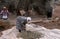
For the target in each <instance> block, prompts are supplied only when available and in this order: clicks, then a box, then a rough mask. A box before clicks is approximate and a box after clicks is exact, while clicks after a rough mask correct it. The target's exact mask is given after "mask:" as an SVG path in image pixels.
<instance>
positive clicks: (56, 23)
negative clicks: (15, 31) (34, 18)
mask: <svg viewBox="0 0 60 39" xmlns="http://www.w3.org/2000/svg"><path fill="white" fill-rule="evenodd" d="M52 19H53V20H52V21H50V22H39V23H35V24H37V25H41V26H43V27H46V28H48V29H54V28H57V29H60V6H56V8H55V10H54V12H53V16H52ZM45 21H46V20H45Z"/></svg>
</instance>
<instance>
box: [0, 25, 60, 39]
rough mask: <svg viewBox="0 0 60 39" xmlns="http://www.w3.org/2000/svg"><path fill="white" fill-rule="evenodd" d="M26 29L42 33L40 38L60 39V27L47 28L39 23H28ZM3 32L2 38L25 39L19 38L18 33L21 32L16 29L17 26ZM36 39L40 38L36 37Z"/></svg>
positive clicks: (0, 38)
mask: <svg viewBox="0 0 60 39" xmlns="http://www.w3.org/2000/svg"><path fill="white" fill-rule="evenodd" d="M26 30H27V31H28V32H30V31H31V32H35V33H38V34H41V33H42V34H41V35H42V37H39V39H60V29H46V28H44V27H41V26H39V25H35V24H26ZM2 33H3V35H2V36H1V37H0V39H23V38H22V37H19V38H17V35H19V34H18V33H19V32H18V30H17V29H16V27H12V28H11V29H8V30H5V31H3V32H2ZM23 33H25V32H23ZM26 34H27V33H25V35H26ZM20 35H21V34H20ZM22 35H24V34H22ZM35 35H36V34H35ZM28 36H31V35H30V34H29V35H28ZM28 36H27V37H28ZM32 37H33V36H32ZM24 39H25V38H24ZM36 39H38V38H36Z"/></svg>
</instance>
